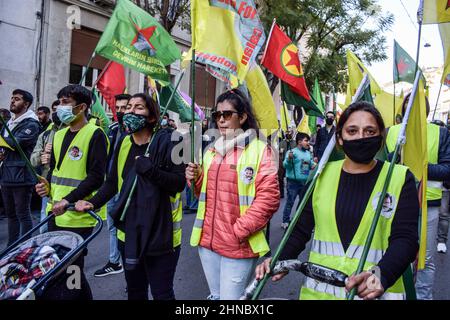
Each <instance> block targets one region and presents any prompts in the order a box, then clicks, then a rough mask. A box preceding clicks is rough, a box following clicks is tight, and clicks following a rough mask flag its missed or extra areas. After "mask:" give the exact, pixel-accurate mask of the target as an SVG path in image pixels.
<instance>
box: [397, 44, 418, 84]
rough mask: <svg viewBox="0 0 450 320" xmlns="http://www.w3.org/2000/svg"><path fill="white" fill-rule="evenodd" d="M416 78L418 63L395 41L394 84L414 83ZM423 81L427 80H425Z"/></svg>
mask: <svg viewBox="0 0 450 320" xmlns="http://www.w3.org/2000/svg"><path fill="white" fill-rule="evenodd" d="M415 76H416V62H415V61H414V59H413V58H411V56H410V55H409V54H408V52H406V51H405V50H404V49H403V48H402V47H401V46H400V45H399V44H398V43H397V41H395V40H394V82H395V83H397V82H400V81H404V82H409V83H411V84H413V83H414V77H415ZM422 79H423V80H425V78H423V76H422Z"/></svg>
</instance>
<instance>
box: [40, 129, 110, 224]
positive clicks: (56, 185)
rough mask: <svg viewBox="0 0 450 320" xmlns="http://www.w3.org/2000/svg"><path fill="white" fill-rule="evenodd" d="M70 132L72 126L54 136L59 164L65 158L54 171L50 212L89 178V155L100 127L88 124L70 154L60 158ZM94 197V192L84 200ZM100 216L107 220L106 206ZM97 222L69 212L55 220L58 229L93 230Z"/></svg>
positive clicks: (49, 205) (88, 216) (78, 134)
mask: <svg viewBox="0 0 450 320" xmlns="http://www.w3.org/2000/svg"><path fill="white" fill-rule="evenodd" d="M69 129H70V127H67V128H64V129H61V130H59V131H58V132H56V133H55V137H54V139H53V152H54V154H55V162H56V164H58V163H59V159H60V157H61V156H62V157H64V159H63V160H62V162H61V167H60V168H59V169H58V168H57V166H55V168H54V169H53V173H52V178H51V188H50V198H51V201H50V202H49V203H48V205H47V213H48V212H50V211H51V210H52V206H53V203H55V202H57V201H60V200H61V199H63V198H64V197H65V196H67V195H68V194H69V193H70V192H72V191H73V190H74V189H76V188H77V187H78V186H79V184H80V183H81V182H82V181H83V180H84V179H86V177H87V173H86V165H87V160H88V153H89V143H90V141H91V139H92V136H93V135H94V132H95V131H96V130H97V129H98V127H97V126H95V125H93V124H90V123H87V124H86V125H85V126H84V127H83V128H81V130H80V131H79V132H78V133H77V134H76V136H75V138H74V139H73V140H72V142H71V143H70V146H69V148H68V149H67V153H66V154H64V155H61V148H62V143H63V140H64V137H65V135H66V133H67V131H68V130H69ZM94 194H95V192H93V193H92V194H90V195H89V196H87V197H86V198H85V200H88V199H90V198H92V197H93V196H94ZM98 214H99V215H100V217H101V218H102V219H106V206H103V207H102V208H101V209H100V211H99V213H98ZM96 223H97V220H95V219H94V218H92V217H91V216H90V215H89V214H87V213H81V212H76V211H72V210H68V211H67V212H66V213H64V214H63V215H60V216H57V217H56V225H57V226H59V227H66V228H86V227H93V226H95V225H96Z"/></svg>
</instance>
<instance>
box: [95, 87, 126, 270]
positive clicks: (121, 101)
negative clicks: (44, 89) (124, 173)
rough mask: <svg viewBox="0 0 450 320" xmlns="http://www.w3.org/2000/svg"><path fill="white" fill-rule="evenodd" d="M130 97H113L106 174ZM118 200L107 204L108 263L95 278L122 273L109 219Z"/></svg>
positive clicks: (113, 230)
mask: <svg viewBox="0 0 450 320" xmlns="http://www.w3.org/2000/svg"><path fill="white" fill-rule="evenodd" d="M130 98H131V95H129V94H119V95H116V96H115V106H113V107H114V108H115V112H116V117H117V121H114V122H113V123H112V124H111V125H110V126H109V131H108V138H109V145H110V148H109V152H108V162H107V173H109V172H111V168H112V163H113V155H114V153H115V151H116V148H117V146H118V144H119V142H120V141H121V140H122V138H123V137H124V136H125V135H126V131H125V127H124V123H123V118H124V116H125V113H126V111H127V105H128V101H129V100H130ZM118 199H119V194H118V193H117V194H116V195H115V196H114V197H112V198H111V200H109V201H108V204H107V216H106V222H107V225H108V230H109V259H108V262H107V263H106V264H105V265H104V266H103V267H102V268H100V269H98V270H96V271H95V272H94V276H95V277H104V276H107V275H112V274H117V273H121V272H123V266H122V263H121V257H120V251H119V246H118V240H117V228H116V227H115V225H114V221H113V219H112V217H111V212H112V211H113V210H114V207H115V206H116V203H117V200H118Z"/></svg>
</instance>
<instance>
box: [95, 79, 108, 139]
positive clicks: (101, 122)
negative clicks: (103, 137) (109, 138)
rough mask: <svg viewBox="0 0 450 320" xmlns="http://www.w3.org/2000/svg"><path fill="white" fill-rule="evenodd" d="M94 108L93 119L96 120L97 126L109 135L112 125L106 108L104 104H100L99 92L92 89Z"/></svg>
mask: <svg viewBox="0 0 450 320" xmlns="http://www.w3.org/2000/svg"><path fill="white" fill-rule="evenodd" d="M92 100H93V101H92V102H93V103H92V106H91V117H92V118H96V119H97V121H96V125H98V126H99V127H100V128H102V129H103V131H105V133H106V134H108V131H109V129H108V127H109V125H110V123H111V121H109V118H108V117H107V115H106V112H105V108H103V106H102V104H101V103H100V98H99V96H98V93H97V90H95V88H94V89H92Z"/></svg>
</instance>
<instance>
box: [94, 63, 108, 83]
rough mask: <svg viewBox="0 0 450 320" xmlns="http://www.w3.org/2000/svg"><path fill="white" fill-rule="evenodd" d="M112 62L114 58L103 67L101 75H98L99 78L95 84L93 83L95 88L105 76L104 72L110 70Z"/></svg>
mask: <svg viewBox="0 0 450 320" xmlns="http://www.w3.org/2000/svg"><path fill="white" fill-rule="evenodd" d="M111 63H112V60H109V61H108V63H107V64H106V66H105V67H104V68H103V70H102V72H100V74H99V76H98V77H97V79H96V80H95V82H94V84H93V85H92V87H93V88H94V87H95V86H96V85H97V83H98V82H99V81H100V79H101V78H102V77H103V74H105V72H106V70H108V68H109V66H110V65H111Z"/></svg>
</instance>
